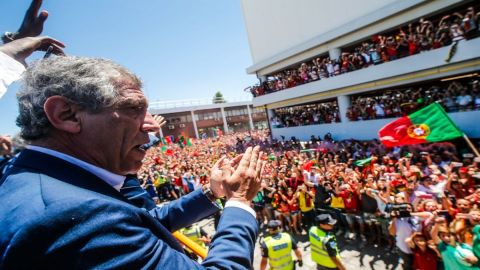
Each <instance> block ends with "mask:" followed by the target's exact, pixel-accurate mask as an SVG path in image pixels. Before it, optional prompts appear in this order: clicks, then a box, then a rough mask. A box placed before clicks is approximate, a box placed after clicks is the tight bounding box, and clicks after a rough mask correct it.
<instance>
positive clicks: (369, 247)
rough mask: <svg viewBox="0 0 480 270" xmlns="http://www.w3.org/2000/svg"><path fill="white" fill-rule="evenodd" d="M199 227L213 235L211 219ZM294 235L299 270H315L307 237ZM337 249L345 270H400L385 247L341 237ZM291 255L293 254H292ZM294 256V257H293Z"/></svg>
mask: <svg viewBox="0 0 480 270" xmlns="http://www.w3.org/2000/svg"><path fill="white" fill-rule="evenodd" d="M198 224H199V226H200V227H202V228H203V229H204V230H205V231H206V232H207V233H208V234H210V235H213V234H215V229H214V226H213V219H205V220H202V221H200V222H199V223H198ZM264 233H265V232H261V233H260V237H259V239H258V240H257V244H256V245H255V251H254V260H253V265H254V269H255V270H257V269H260V260H261V252H260V244H259V241H260V239H261V237H263V234H264ZM304 234H305V235H296V236H294V237H295V239H296V240H297V242H298V246H299V247H300V250H301V252H302V257H303V267H298V266H297V268H296V269H297V270H299V269H301V270H303V269H305V270H307V269H316V264H315V263H314V262H313V261H312V260H311V256H310V243H309V242H308V236H307V235H306V233H304ZM337 240H338V247H339V250H340V256H341V258H342V261H343V263H344V264H345V266H346V268H347V269H355V270H360V269H374V270H385V269H388V270H397V269H398V270H400V269H402V267H401V265H400V264H399V256H398V254H396V253H395V251H392V250H390V249H389V248H388V246H385V245H381V246H378V245H374V244H370V243H363V242H362V241H361V240H359V239H358V240H348V241H347V240H345V239H344V238H343V236H339V237H337ZM292 254H293V253H292ZM293 256H295V255H293Z"/></svg>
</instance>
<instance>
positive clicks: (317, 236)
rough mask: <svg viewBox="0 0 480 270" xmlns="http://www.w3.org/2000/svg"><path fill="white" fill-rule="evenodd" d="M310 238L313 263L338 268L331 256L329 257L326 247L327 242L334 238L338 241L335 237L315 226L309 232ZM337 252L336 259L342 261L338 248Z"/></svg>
mask: <svg viewBox="0 0 480 270" xmlns="http://www.w3.org/2000/svg"><path fill="white" fill-rule="evenodd" d="M308 238H309V239H310V249H311V250H310V254H311V255H312V261H314V262H316V263H317V264H319V265H321V266H324V267H328V268H336V267H337V265H336V264H335V262H333V260H332V259H331V258H330V256H328V252H327V248H326V247H325V245H326V244H327V242H328V241H330V240H331V239H332V238H333V239H334V240H335V241H336V239H335V235H332V234H327V233H326V232H325V231H323V230H322V229H320V228H318V227H316V226H313V227H312V228H310V231H309V232H308ZM336 250H337V255H336V257H337V258H338V259H340V253H339V252H338V248H337V249H336Z"/></svg>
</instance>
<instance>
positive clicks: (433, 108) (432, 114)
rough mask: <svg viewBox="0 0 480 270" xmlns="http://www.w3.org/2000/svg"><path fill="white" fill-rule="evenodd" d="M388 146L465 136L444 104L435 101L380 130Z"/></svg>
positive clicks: (381, 138) (382, 139) (380, 134)
mask: <svg viewBox="0 0 480 270" xmlns="http://www.w3.org/2000/svg"><path fill="white" fill-rule="evenodd" d="M378 135H379V137H380V141H381V142H382V143H383V144H384V145H385V146H387V147H393V146H400V145H407V144H419V143H427V142H438V141H446V140H451V139H454V138H457V137H461V136H463V133H462V132H461V131H460V129H458V127H457V126H456V125H455V123H454V122H453V121H452V119H450V117H448V115H447V113H446V112H445V111H444V110H443V108H442V106H441V105H440V104H438V103H433V104H431V105H429V106H427V107H425V108H423V109H420V110H418V111H416V112H414V113H412V114H410V115H408V116H404V117H401V118H399V119H397V120H395V121H393V122H390V123H388V124H387V125H386V126H384V127H383V128H381V129H380V131H379V132H378Z"/></svg>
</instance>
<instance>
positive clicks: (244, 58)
mask: <svg viewBox="0 0 480 270" xmlns="http://www.w3.org/2000/svg"><path fill="white" fill-rule="evenodd" d="M43 2H44V3H43V5H42V8H43V9H45V10H48V12H49V18H48V20H47V22H46V25H45V30H44V34H46V35H49V36H52V37H54V38H57V39H59V40H61V41H62V42H64V43H65V44H66V45H67V48H66V49H65V51H66V53H67V54H71V55H81V56H93V57H104V58H109V59H113V60H114V61H116V62H119V63H120V64H122V65H124V66H126V67H127V68H129V69H130V70H132V71H134V72H135V73H136V74H137V75H139V76H140V77H141V78H142V80H143V81H144V83H145V87H144V91H145V93H146V94H147V96H148V98H149V99H150V101H155V100H176V99H201V98H211V97H213V95H214V94H215V92H216V91H221V92H222V93H223V94H224V96H225V97H226V99H227V100H228V98H229V97H230V98H231V99H234V98H241V97H246V98H248V95H247V94H245V93H244V92H243V89H244V88H245V87H247V86H249V85H252V84H255V83H256V82H257V79H256V77H255V76H253V75H247V74H246V72H245V68H246V67H248V66H250V65H251V63H252V60H251V56H250V50H249V47H248V39H247V34H246V30H245V24H244V21H243V14H242V10H241V4H240V0H174V1H165V0H144V1H133V0H129V1H127V0H82V1H73V0H70V1H67V0H44V1H43ZM29 5H30V0H2V1H0V10H2V16H0V33H3V32H5V31H14V30H17V29H18V27H19V25H20V23H21V21H22V18H23V16H24V13H25V11H26V9H27V8H28V6H29ZM42 55H43V54H40V53H37V54H35V55H34V56H33V57H31V59H35V58H38V57H41V56H42ZM17 89H18V85H13V86H12V87H11V88H10V89H9V91H8V92H7V94H6V95H5V96H4V97H3V98H2V99H1V100H0V116H1V117H0V119H1V121H0V134H12V133H14V132H16V131H18V129H17V128H16V126H15V123H14V122H15V117H16V115H17V105H16V100H15V91H16V90H17Z"/></svg>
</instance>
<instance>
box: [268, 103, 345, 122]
mask: <svg viewBox="0 0 480 270" xmlns="http://www.w3.org/2000/svg"><path fill="white" fill-rule="evenodd" d="M273 114H274V116H273V117H272V118H271V119H270V122H271V125H272V127H274V128H281V127H296V126H306V125H318V124H328V123H335V122H340V115H339V111H338V106H337V101H336V100H334V101H327V102H322V103H316V104H308V105H300V106H291V107H284V108H278V109H274V110H273Z"/></svg>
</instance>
